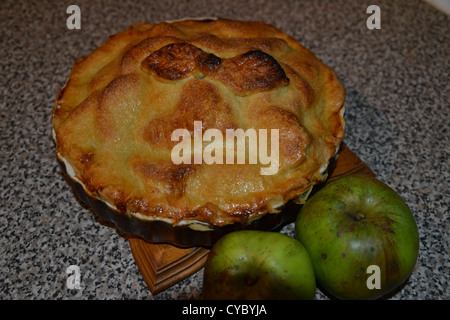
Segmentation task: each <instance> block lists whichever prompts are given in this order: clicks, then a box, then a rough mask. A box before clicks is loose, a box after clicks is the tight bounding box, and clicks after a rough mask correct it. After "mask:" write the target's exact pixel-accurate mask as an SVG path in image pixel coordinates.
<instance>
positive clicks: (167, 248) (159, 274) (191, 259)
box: [128, 145, 375, 295]
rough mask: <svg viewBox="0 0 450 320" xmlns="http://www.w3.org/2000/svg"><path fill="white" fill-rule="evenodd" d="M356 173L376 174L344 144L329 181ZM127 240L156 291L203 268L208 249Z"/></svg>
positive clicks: (133, 238) (136, 239) (153, 289)
mask: <svg viewBox="0 0 450 320" xmlns="http://www.w3.org/2000/svg"><path fill="white" fill-rule="evenodd" d="M353 173H363V174H367V175H370V176H375V174H374V173H373V172H372V170H370V168H369V167H368V166H366V165H365V164H364V163H363V162H362V161H361V160H360V159H359V158H358V157H357V156H356V155H355V154H354V153H353V152H352V151H351V150H350V149H348V148H347V147H346V146H345V145H342V147H341V151H340V153H339V157H338V159H337V161H336V163H335V167H334V169H333V172H332V174H331V176H330V177H329V178H328V180H327V183H328V182H330V181H332V180H335V179H337V178H339V177H342V176H344V175H349V174H353ZM128 241H129V243H130V247H131V251H132V253H133V257H134V259H135V261H136V264H137V266H138V268H139V271H140V272H141V274H142V276H143V278H144V280H145V282H146V283H147V285H148V287H149V289H150V291H151V292H152V294H154V295H155V294H158V293H159V292H161V291H163V290H165V289H167V288H169V287H171V286H173V285H174V284H176V283H178V282H179V281H181V280H183V279H186V278H187V277H189V276H191V275H192V274H194V273H195V272H197V271H198V270H200V269H201V268H202V267H203V266H204V264H205V262H206V258H207V256H208V253H209V250H208V249H206V248H201V247H194V248H178V247H174V246H171V245H168V244H152V243H148V242H146V241H144V240H142V239H141V238H138V237H134V236H128Z"/></svg>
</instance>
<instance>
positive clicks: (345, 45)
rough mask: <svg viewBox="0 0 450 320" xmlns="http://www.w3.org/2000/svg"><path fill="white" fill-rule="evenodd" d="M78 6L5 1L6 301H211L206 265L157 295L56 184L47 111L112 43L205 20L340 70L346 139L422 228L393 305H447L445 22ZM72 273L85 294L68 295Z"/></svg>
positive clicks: (354, 8)
mask: <svg viewBox="0 0 450 320" xmlns="http://www.w3.org/2000/svg"><path fill="white" fill-rule="evenodd" d="M72 2H73V3H72ZM72 2H68V1H49V0H46V1H26V2H25V1H17V0H15V1H11V0H3V1H2V2H1V4H0V30H1V34H0V39H1V42H0V43H1V44H0V56H1V60H0V70H1V77H0V84H1V85H0V90H1V93H0V108H1V117H0V149H1V154H0V160H1V164H0V165H1V168H0V176H1V182H0V183H1V190H0V195H1V198H0V201H1V202H0V299H197V298H200V297H201V287H202V275H203V271H202V270H200V271H198V272H197V273H196V274H194V275H193V276H191V277H189V278H187V279H185V280H183V281H182V282H180V283H179V284H177V285H175V286H174V287H172V288H170V289H168V290H166V291H163V292H162V293H159V294H157V295H155V296H152V294H151V293H150V291H149V289H148V288H147V286H146V284H145V282H144V280H143V278H142V276H141V275H140V273H139V270H138V268H137V266H136V264H135V261H134V260H133V256H132V253H131V250H130V247H129V244H128V242H127V240H126V239H125V238H123V237H121V236H120V235H119V234H118V232H116V231H115V230H114V229H112V228H109V227H106V226H104V225H101V224H99V223H97V221H96V219H95V218H94V217H93V215H92V213H91V212H90V211H88V210H86V209H84V208H83V207H81V206H80V204H79V203H78V202H77V200H76V199H75V198H74V196H73V194H72V192H71V190H70V189H69V187H68V186H67V184H66V183H65V181H64V180H63V178H62V176H61V175H60V172H59V167H58V165H57V163H56V161H55V158H54V146H53V144H52V142H51V137H50V132H51V124H50V116H51V109H52V106H53V101H54V99H55V96H56V94H57V92H58V90H59V89H60V88H61V86H62V85H64V83H65V80H66V77H67V76H68V74H69V71H70V68H71V66H72V64H73V62H74V61H75V59H76V58H78V57H80V56H82V55H87V54H88V53H89V52H90V51H92V50H93V49H94V48H95V47H96V46H97V45H99V44H101V43H102V42H104V41H105V40H106V38H107V37H108V36H109V35H110V34H113V33H116V32H119V31H121V30H123V29H125V28H126V27H128V26H129V25H130V24H132V23H136V22H139V21H148V22H160V21H163V20H173V19H179V18H183V17H205V16H207V17H211V16H213V17H226V18H235V19H246V20H262V21H264V22H266V23H270V24H273V25H275V26H277V27H279V28H281V29H282V30H284V31H285V32H287V33H289V34H291V35H292V36H294V37H295V38H297V39H298V40H300V41H301V42H302V43H303V44H304V45H305V46H306V47H308V48H309V49H311V50H312V51H313V52H315V53H316V54H317V56H319V58H321V59H322V60H323V61H324V62H325V63H327V64H328V65H330V66H331V67H332V68H333V69H334V70H335V71H336V72H337V74H338V75H339V76H340V78H341V80H342V82H343V83H344V85H345V87H346V89H347V103H346V105H347V113H346V120H347V122H348V127H347V128H348V131H347V138H346V144H347V145H348V146H349V148H350V149H351V150H353V151H354V152H355V153H356V154H357V155H358V156H359V157H360V158H361V159H362V160H363V161H364V162H365V163H366V164H368V165H369V166H370V167H371V168H372V170H373V171H374V172H375V173H376V174H377V177H378V178H379V179H380V180H382V181H384V182H386V183H387V184H388V185H390V186H391V187H392V188H394V189H395V190H396V191H398V192H399V193H400V194H401V196H402V197H403V198H404V199H405V201H406V202H407V203H408V205H409V206H410V208H411V210H412V212H413V214H414V216H415V218H416V221H417V224H418V226H419V231H420V253H419V254H420V255H419V259H418V262H417V266H416V268H415V270H414V273H413V275H412V276H411V278H410V279H409V280H408V282H407V283H406V285H405V286H404V287H403V289H402V290H401V291H400V292H398V293H397V294H396V295H394V296H393V297H392V299H449V298H450V292H449V288H448V281H449V275H450V270H449V266H450V260H449V229H450V221H449V208H450V192H449V180H450V160H449V158H450V152H449V150H450V149H449V146H450V119H449V115H450V105H449V100H450V91H449V88H450V86H449V81H448V80H449V71H450V64H449V58H448V57H449V53H450V47H449V45H450V38H449V35H450V28H449V25H450V19H449V17H448V16H447V15H445V14H444V13H442V12H440V11H438V10H436V9H435V8H433V7H431V6H430V5H428V4H426V3H424V2H422V1H419V0H397V1H360V0H346V1H332V0H326V1H306V0H305V1H258V0H252V1H234V0H228V1H223V0H220V1H215V0H214V1H213V0H208V1H175V0H173V1H127V0H125V1H97V0H96V1H86V0H76V1H72ZM70 4H77V5H78V6H79V7H80V8H81V30H69V29H68V28H67V27H66V19H67V18H68V16H69V15H68V14H67V13H66V9H67V7H68V6H69V5H70ZM371 4H378V5H379V6H380V8H381V29H379V30H369V29H368V28H367V27H366V20H367V18H368V16H369V15H368V14H367V13H366V9H367V7H368V6H369V5H371ZM292 230H293V226H292V225H288V226H286V227H285V228H284V229H283V230H282V231H283V232H286V233H292V232H293V231H292ZM72 264H74V265H78V266H79V267H80V270H81V273H82V274H81V276H82V289H80V290H76V289H68V288H67V287H66V278H67V275H66V268H67V267H68V266H69V265H72ZM317 299H327V297H326V296H324V295H323V294H322V293H321V292H318V293H317Z"/></svg>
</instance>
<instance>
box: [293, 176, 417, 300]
mask: <svg viewBox="0 0 450 320" xmlns="http://www.w3.org/2000/svg"><path fill="white" fill-rule="evenodd" d="M295 233H296V238H297V239H298V240H299V241H300V242H301V243H302V244H303V245H304V246H305V248H306V249H307V250H308V252H309V255H310V257H311V261H312V263H313V266H314V272H315V275H316V280H317V282H318V284H319V285H320V286H321V287H322V288H324V289H325V291H328V293H330V294H331V295H333V296H335V297H337V298H340V299H377V298H380V297H383V296H385V295H386V294H388V293H389V292H391V291H392V290H394V289H395V288H396V287H398V286H399V285H401V284H402V283H404V282H405V281H406V280H407V279H408V277H409V276H410V275H411V273H412V271H413V269H414V266H415V264H416V260H417V255H418V250H419V234H418V228H417V225H416V222H415V220H414V217H413V215H412V213H411V211H410V209H409V208H408V206H407V205H406V203H405V202H404V201H403V199H402V198H401V197H400V196H399V195H398V194H397V193H396V192H395V191H394V190H393V189H391V188H390V187H389V186H387V185H386V184H384V183H382V182H381V181H379V180H378V179H376V178H373V177H370V176H367V175H361V174H355V175H349V176H344V177H342V178H339V179H337V180H335V181H332V182H330V183H329V184H327V185H326V186H325V187H323V188H322V189H320V190H319V191H318V192H317V193H315V194H314V195H313V196H312V197H311V198H310V199H309V200H308V201H307V202H306V203H305V204H304V205H303V206H302V208H301V209H300V212H299V215H298V216H297V220H296V222H295Z"/></svg>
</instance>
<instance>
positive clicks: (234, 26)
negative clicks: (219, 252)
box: [52, 19, 345, 226]
mask: <svg viewBox="0 0 450 320" xmlns="http://www.w3.org/2000/svg"><path fill="white" fill-rule="evenodd" d="M344 99H345V90H344V87H343V85H342V84H341V83H340V82H339V80H338V77H337V76H336V74H335V73H334V72H333V71H332V70H331V69H330V68H329V67H327V66H326V65H324V64H323V63H322V62H321V61H319V59H318V58H317V57H316V56H315V55H314V54H313V53H312V52H310V51H309V50H307V49H306V48H304V47H303V46H302V45H301V44H300V43H299V42H297V41H296V40H295V39H293V38H292V37H290V36H288V35H286V34H285V33H283V32H282V31H280V30H278V29H276V28H275V27H273V26H270V25H267V24H264V23H262V22H243V21H234V20H226V19H217V20H204V21H203V20H184V21H176V22H171V23H159V24H149V23H140V24H136V25H133V26H131V27H130V28H128V29H127V30H125V31H123V32H121V33H118V34H116V35H113V36H111V37H109V38H108V40H107V41H106V42H105V43H104V44H103V45H101V46H100V47H98V48H97V49H95V50H94V51H93V52H92V53H91V54H90V55H88V56H87V57H83V58H80V59H78V60H77V61H76V63H75V64H74V66H73V68H72V71H71V73H70V76H69V79H68V81H67V83H66V85H65V86H64V88H63V89H62V90H61V91H60V92H59V94H58V96H57V99H56V102H55V106H54V109H53V118H52V123H53V127H54V139H55V142H56V153H57V156H58V158H59V159H60V160H61V161H64V163H65V164H66V166H68V167H69V168H70V172H71V176H72V178H74V179H75V180H76V181H77V182H78V183H80V184H82V186H83V187H84V189H85V191H86V192H87V193H88V194H89V195H90V196H92V197H94V198H96V199H99V200H101V201H104V202H105V203H107V204H108V205H109V206H110V207H111V208H114V209H115V210H117V211H118V214H119V212H120V214H126V215H128V216H134V217H137V218H138V219H141V220H163V221H166V222H168V223H170V224H172V225H180V224H189V223H191V222H192V223H196V224H198V223H200V224H202V223H203V224H205V225H211V226H225V225H229V224H233V223H236V222H240V223H244V224H245V223H248V222H250V221H253V220H255V219H257V218H260V217H261V216H263V215H265V214H266V213H268V212H271V213H276V212H278V211H279V210H280V209H281V207H282V206H283V205H284V204H285V203H286V202H287V201H289V200H293V199H294V200H297V201H300V202H301V201H304V200H305V195H307V194H308V192H309V191H310V190H311V188H312V187H313V186H314V185H316V184H318V183H320V182H322V181H324V180H325V179H326V167H327V165H328V163H329V161H330V159H331V158H333V156H334V155H335V154H336V152H337V150H338V148H339V145H340V143H341V142H342V140H343V139H344V119H343V110H344ZM194 121H201V122H202V125H203V126H202V130H203V132H204V131H206V130H207V129H209V128H216V129H219V130H220V131H221V132H222V133H223V135H224V136H225V130H226V129H237V128H242V129H244V130H246V129H248V128H254V129H279V137H280V143H279V161H280V167H279V170H278V172H277V174H275V175H261V174H260V172H259V170H260V168H261V167H262V165H261V164H211V165H209V164H205V163H203V164H180V165H176V164H174V163H173V162H172V160H171V150H172V148H173V147H174V146H175V145H176V144H177V143H178V142H177V141H172V140H171V134H172V132H173V131H174V130H175V129H178V128H185V129H188V130H189V131H190V132H193V129H194Z"/></svg>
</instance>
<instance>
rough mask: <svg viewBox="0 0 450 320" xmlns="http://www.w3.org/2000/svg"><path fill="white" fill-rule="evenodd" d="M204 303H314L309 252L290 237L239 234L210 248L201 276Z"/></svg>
mask: <svg viewBox="0 0 450 320" xmlns="http://www.w3.org/2000/svg"><path fill="white" fill-rule="evenodd" d="M203 294H204V298H205V299H226V300H234V299H243V300H260V299H265V300H275V299H284V300H288V299H292V300H293V299H305V300H306V299H314V297H315V294H316V280H315V276H314V270H313V266H312V264H311V260H310V258H309V255H308V252H307V251H306V249H305V248H304V247H303V245H302V244H301V243H300V242H299V241H298V240H296V239H294V238H293V237H290V236H288V235H286V234H282V233H277V232H272V231H257V230H241V231H235V232H231V233H229V234H226V235H225V236H223V237H222V238H220V239H219V240H218V241H217V242H216V243H215V244H214V245H213V247H212V248H211V251H210V253H209V255H208V258H207V260H206V263H205V268H204V276H203Z"/></svg>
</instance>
